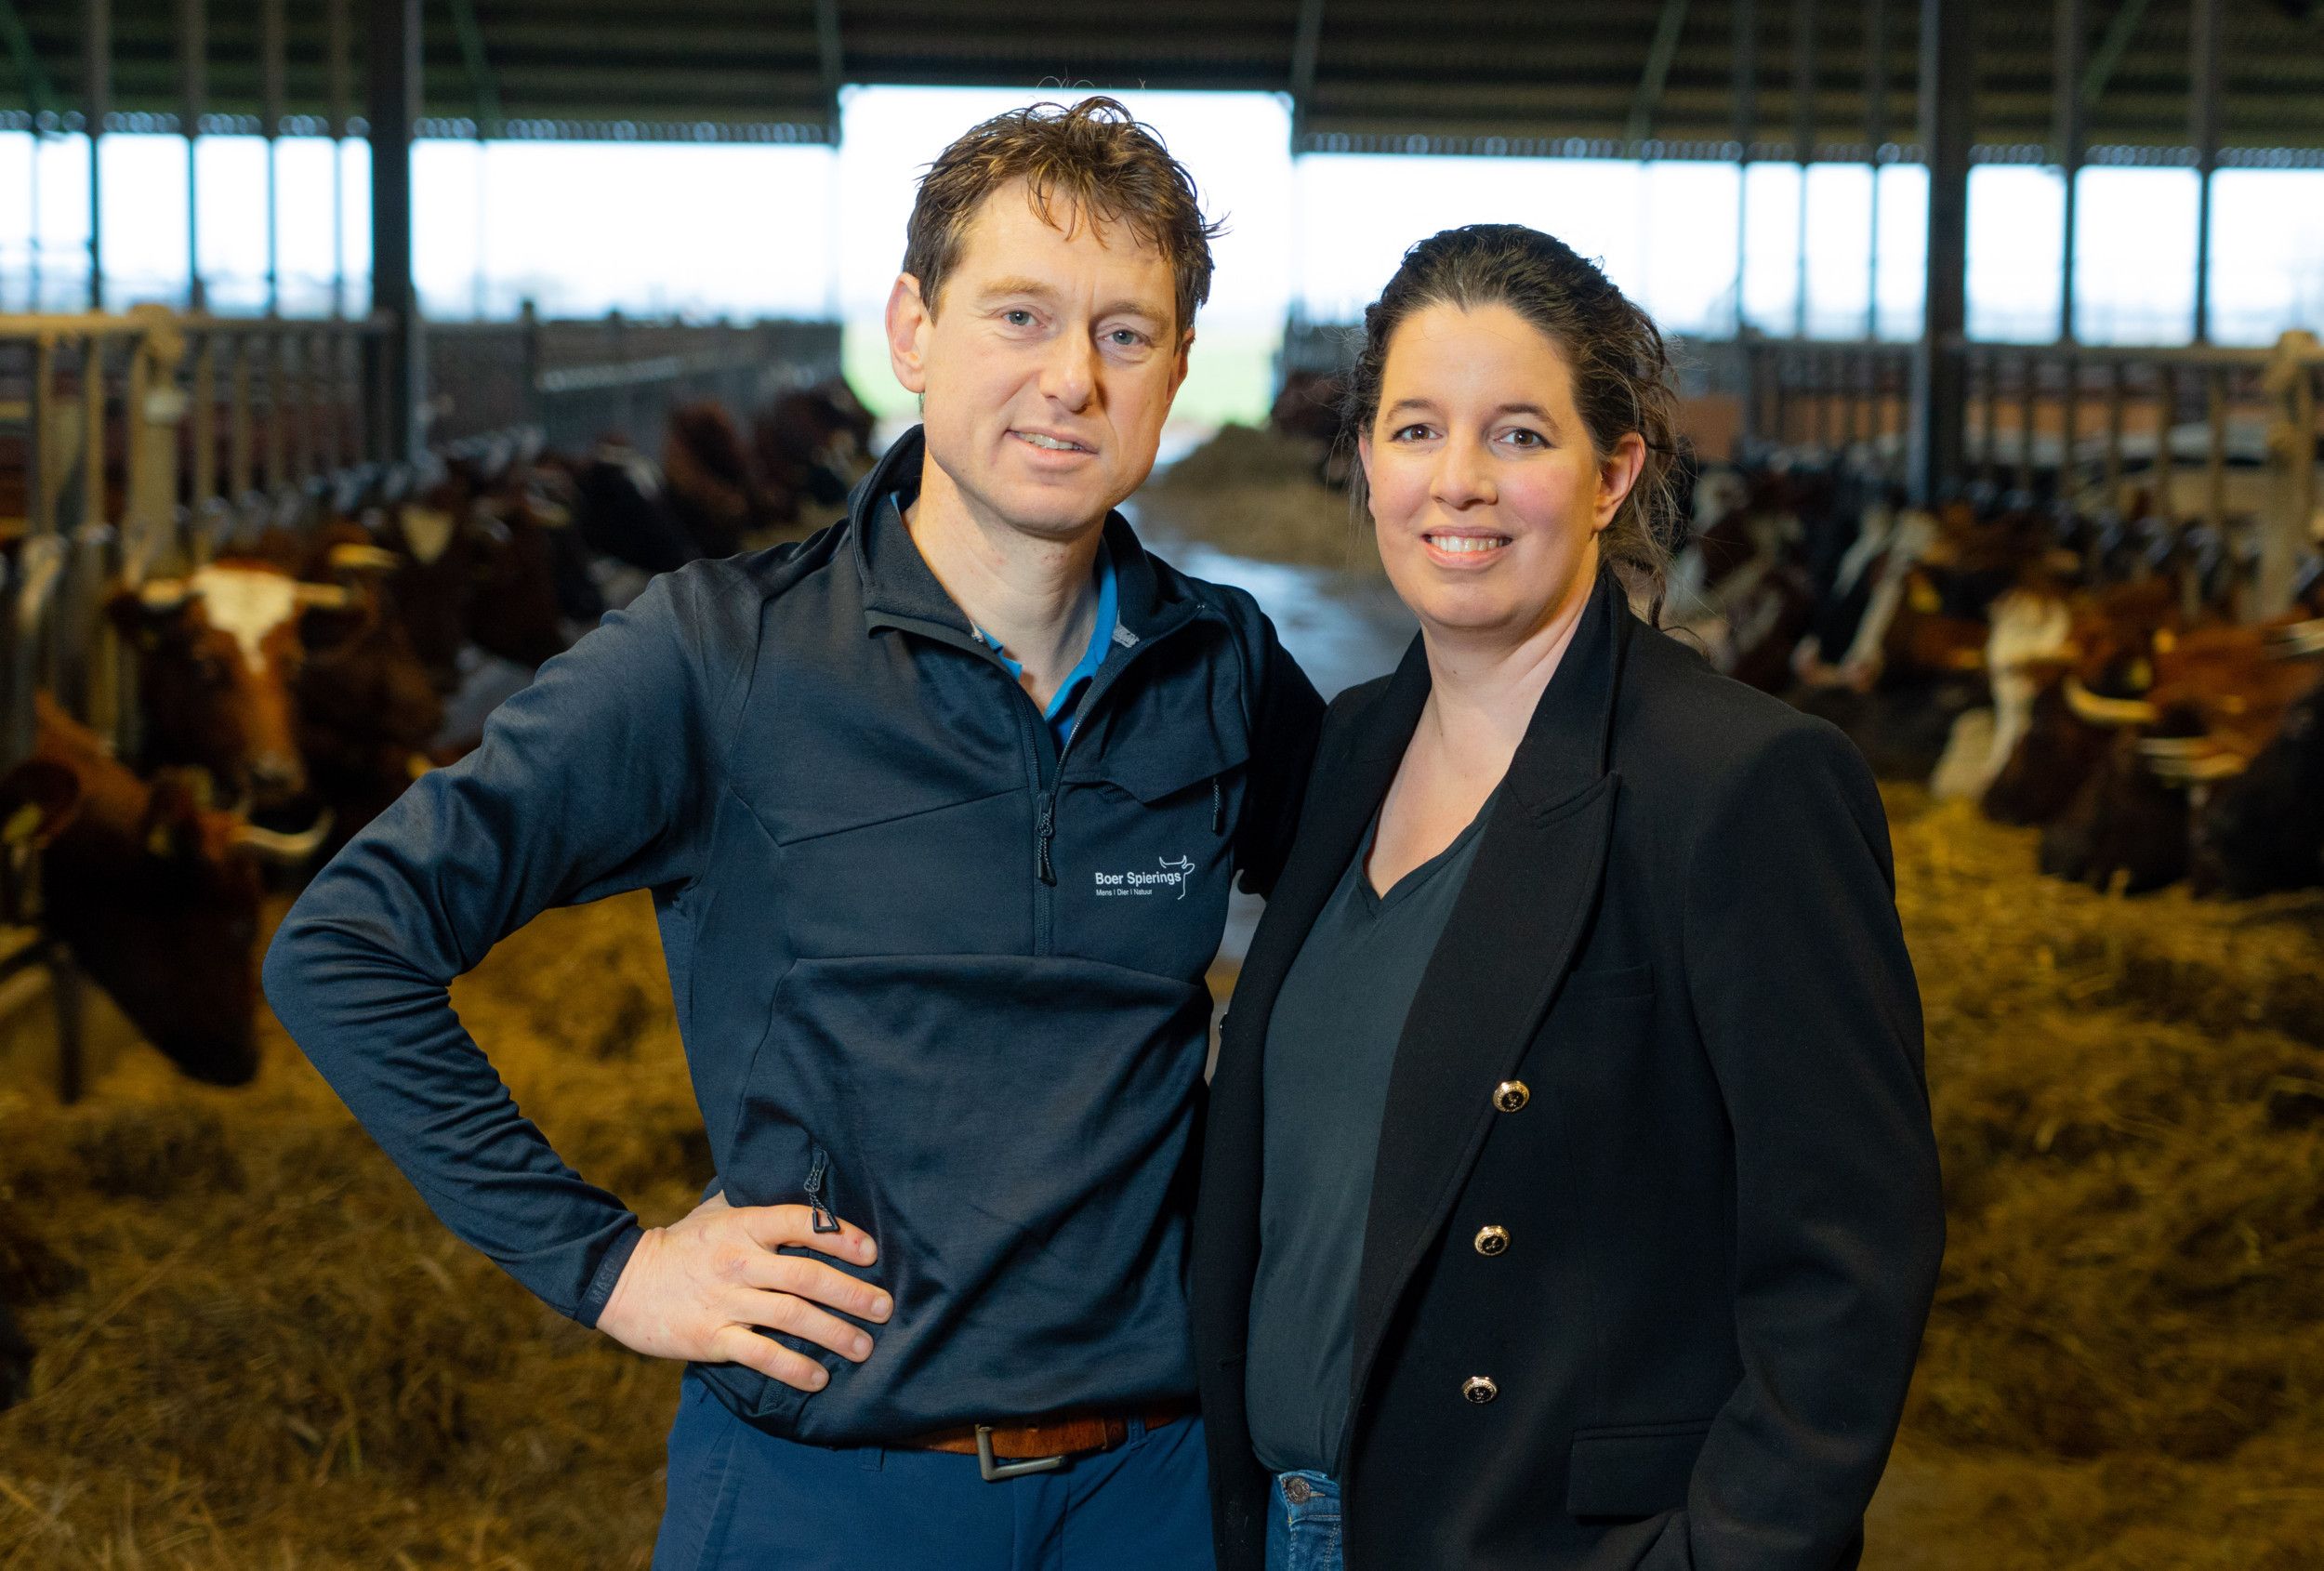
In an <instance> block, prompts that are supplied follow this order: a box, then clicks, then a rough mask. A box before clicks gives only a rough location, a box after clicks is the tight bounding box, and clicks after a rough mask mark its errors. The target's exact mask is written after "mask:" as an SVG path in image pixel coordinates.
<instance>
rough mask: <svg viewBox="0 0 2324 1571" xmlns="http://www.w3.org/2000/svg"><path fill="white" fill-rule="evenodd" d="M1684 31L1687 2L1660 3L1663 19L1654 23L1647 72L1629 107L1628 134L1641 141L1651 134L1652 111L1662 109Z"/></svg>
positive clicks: (1653, 123)
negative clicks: (1653, 34) (1671, 63)
mask: <svg viewBox="0 0 2324 1571" xmlns="http://www.w3.org/2000/svg"><path fill="white" fill-rule="evenodd" d="M1685 28H1686V0H1662V17H1661V20H1658V21H1657V22H1656V23H1655V41H1654V43H1653V45H1652V46H1649V47H1648V49H1647V50H1646V69H1645V71H1644V73H1641V75H1640V76H1639V78H1638V98H1637V100H1636V101H1635V102H1633V103H1632V104H1631V107H1630V126H1629V129H1628V131H1627V133H1626V134H1627V135H1628V136H1629V138H1630V139H1631V141H1633V142H1643V141H1644V140H1645V139H1647V138H1649V137H1651V136H1653V135H1654V125H1655V112H1656V111H1657V109H1659V108H1661V106H1662V89H1663V86H1664V84H1666V83H1668V82H1669V81H1670V62H1671V60H1673V59H1676V58H1677V56H1678V52H1679V34H1680V33H1682V32H1684V30H1685Z"/></svg>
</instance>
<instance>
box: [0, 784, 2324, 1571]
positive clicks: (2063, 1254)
mask: <svg viewBox="0 0 2324 1571" xmlns="http://www.w3.org/2000/svg"><path fill="white" fill-rule="evenodd" d="M1889 805H1890V810H1891V812H1892V814H1893V817H1894V823H1895V842H1896V851H1897V865H1898V873H1899V881H1900V891H1901V892H1900V904H1901V905H1902V908H1903V910H1904V913H1905V918H1906V923H1907V929H1908V935H1909V937H1910V939H1911V943H1912V947H1913V955H1914V959H1915V963H1916V966H1917V968H1918V970H1919V973H1920V978H1921V989H1922V994H1923V997H1924V1000H1925V1004H1926V1008H1927V1020H1928V1040H1929V1070H1930V1081H1931V1086H1932V1092H1933V1098H1934V1109H1935V1116H1936V1123H1937V1128H1938V1133H1939V1139H1940V1142H1941V1144H1942V1148H1943V1153H1944V1158H1945V1165H1946V1180H1947V1186H1948V1208H1949V1212H1950V1228H1951V1234H1950V1244H1949V1248H1948V1255H1947V1263H1946V1270H1945V1275H1944V1280H1943V1285H1942V1287H1941V1290H1940V1299H1939V1302H1938V1304H1937V1307H1936V1310H1935V1313H1934V1316H1933V1318H1932V1321H1931V1326H1930V1331H1929V1338H1928V1342H1927V1347H1926V1350H1925V1353H1924V1356H1923V1358H1922V1362H1921V1370H1920V1374H1919V1377H1918V1379H1917V1380H1916V1382H1915V1387H1914V1392H1913V1396H1912V1400H1911V1405H1910V1408H1909V1411H1908V1417H1907V1421H1906V1427H1905V1432H1904V1435H1903V1437H1902V1439H1901V1441H1900V1444H1899V1448H1898V1452H1897V1456H1896V1460H1895V1465H1894V1466H1893V1467H1892V1469H1891V1473H1890V1477H1889V1480H1888V1483H1887V1485H1885V1486H1884V1488H1883V1491H1882V1498H1881V1499H1880V1500H1879V1501H1878V1502H1877V1503H1876V1507H1875V1512H1874V1516H1873V1522H1872V1531H1871V1539H1870V1551H1869V1553H1868V1557H1867V1560H1866V1562H1865V1564H1866V1565H1867V1567H1868V1571H2060V1568H2065V1571H2101V1568H2104V1571H2146V1568H2149V1567H2152V1568H2156V1571H2160V1568H2163V1567H2195V1566H2202V1567H2211V1566H2216V1567H2220V1568H2222V1571H2225V1568H2227V1567H2236V1568H2238V1571H2251V1568H2257V1571H2291V1568H2292V1567H2295V1566H2307V1565H2311V1564H2314V1560H2315V1550H2314V1546H2316V1545H2317V1544H2318V1543H2324V1462H2319V1460H2318V1459H2319V1458H2320V1457H2324V1401H2320V1400H2319V1398H2324V1391H2319V1389H2318V1388H2319V1385H2324V1242H2320V1241H2319V1240H2320V1238H2324V1052H2320V1051H2319V1043H2324V1032H2319V1029H2318V1027H2319V1024H2324V993H2319V986H2318V979H2319V974H2320V973H2324V967H2319V965H2318V963H2317V962H2318V959H2319V957H2320V956H2324V899H2318V898H2316V897H2279V898H2277V899H2274V900H2271V901H2265V902H2255V903H2252V904H2242V905H2228V904H2203V903H2200V902H2197V901H2194V900H2192V899H2190V898H2188V897H2187V896H2186V895H2185V893H2184V892H2183V891H2172V892H2168V893H2165V894H2162V895H2159V896H2156V897H2152V898H2149V899H2143V900H2137V901H2123V900H2119V899H2107V898H2106V897H2103V896H2099V895H2095V894H2093V893H2092V892H2091V891H2088V890H2085V889H2081V888H2080V887H2078V886H2073V885H2067V884H2064V883H2060V882H2056V881H2053V880H2049V879H2043V878H2038V877H2037V876H2036V875H2035V874H2034V872H2033V844H2032V840H2033V837H2032V835H2031V834H2030V832H2025V831H2015V830H2007V829H2001V828H1998V827H1996V826H1994V825H1989V824H1987V823H1985V822H1984V821H1983V820H1982V819H1980V818H1978V817H1977V815H1976V814H1975V813H1974V811H1972V810H1969V809H1968V808H1966V807H1965V806H1962V805H1961V804H1946V805H1941V806H1931V805H1929V803H1928V802H1927V800H1926V799H1925V797H1923V796H1922V795H1921V794H1920V793H1918V792H1914V791H1909V790H1898V791H1895V792H1893V793H1892V794H1891V796H1890V798H1889ZM455 997H456V1003H457V1005H458V1007H459V1009H460V1012H461V1016H462V1018H463V1019H464V1020H465V1021H466V1022H467V1023H469V1027H470V1028H471V1030H473V1031H474V1032H475V1033H476V1035H477V1036H479V1038H480V1039H481V1040H482V1041H484V1042H486V1043H488V1044H490V1045H491V1047H492V1049H493V1051H494V1056H495V1062H497V1063H499V1064H500V1066H501V1068H502V1071H503V1073H504V1074H505V1075H506V1076H507V1077H508V1080H509V1083H510V1085H511V1086H512V1088H513V1089H515V1091H516V1093H517V1096H518V1098H519V1101H520V1102H521V1103H522V1105H523V1107H524V1108H525V1110H526V1111H527V1113H528V1114H530V1115H531V1116H533V1117H535V1119H537V1120H538V1121H539V1122H540V1124H541V1125H542V1127H543V1128H544V1129H547V1130H548V1133H549V1135H550V1137H551V1139H552V1140H554V1141H555V1142H556V1143H557V1145H558V1147H559V1149H560V1150H561V1151H562V1152H563V1153H564V1154H565V1155H566V1156H567V1157H568V1159H570V1160H572V1161H574V1164H575V1165H576V1166H577V1167H579V1168H581V1169H582V1171H583V1172H584V1173H586V1174H588V1176H590V1177H591V1178H593V1179H595V1180H597V1181H599V1182H604V1183H607V1184H609V1185H610V1186H612V1187H614V1189H616V1190H617V1191H619V1192H620V1193H622V1194H623V1195H626V1196H627V1197H628V1198H629V1199H630V1200H631V1202H632V1203H633V1204H635V1205H637V1206H639V1207H640V1210H641V1211H642V1212H643V1213H644V1214H645V1215H646V1216H647V1217H648V1219H649V1220H650V1221H663V1220H667V1219H669V1218H672V1217H675V1216H677V1215H679V1214H681V1213H682V1212H683V1210H684V1209H685V1208H687V1207H688V1206H689V1205H690V1204H691V1202H692V1201H693V1197H694V1195H695V1194H696V1193H697V1190H698V1186H699V1184H700V1182H702V1181H703V1179H704V1178H706V1176H707V1168H708V1160H707V1155H706V1150H705V1148H704V1144H703V1141H702V1134H701V1128H700V1120H699V1117H698V1116H697V1115H696V1113H695V1110H694V1107H693V1098H692V1092H691V1089H690V1088H689V1085H688V1082H687V1079H686V1075H685V1069H684V1065H683V1063H682V1062H681V1060H680V1053H679V1049H678V1043H677V1037H676V1032H675V1027H674V1024H673V1023H672V1021H671V1019H670V1016H669V1010H668V1005H667V988H666V986H665V984H664V983H663V981H662V978H661V955H660V946H659V944H658V943H656V941H655V937H654V928H653V919H652V911H651V906H650V904H649V903H648V902H647V900H646V899H645V897H643V896H627V897H623V898H622V899H618V900H614V901H608V902H605V903H603V904H599V905H595V906H590V907H587V908H584V909H582V910H577V911H562V912H553V913H550V914H549V915H548V916H546V917H544V918H541V919H540V920H539V921H537V922H535V923H534V924H533V925H532V926H531V927H529V928H527V929H526V930H525V931H523V932H522V933H520V934H518V935H517V936H516V937H515V938H513V939H511V940H510V941H508V943H507V944H503V945H502V946H501V948H500V949H499V950H497V951H496V952H495V954H494V956H493V957H491V959H489V960H488V961H487V962H486V964H485V965H484V966H483V967H482V969H481V970H479V971H478V972H477V973H476V974H475V975H474V976H472V977H469V978H468V979H466V980H464V981H463V982H462V983H461V984H459V986H458V987H457V988H456V994H455ZM265 1046H266V1055H267V1062H266V1066H265V1069H264V1071H263V1073H262V1074H261V1076H260V1077H259V1079H258V1081H257V1084H256V1085H254V1086H253V1087H250V1088H248V1089H245V1090H243V1091H218V1090H215V1089H208V1088H203V1087H197V1086H192V1085H189V1084H186V1083H184V1082H182V1081H180V1080H178V1079H177V1078H175V1077H174V1076H171V1075H170V1073H169V1072H168V1070H167V1069H166V1068H165V1066H163V1065H162V1064H161V1063H159V1061H158V1060H156V1059H152V1058H151V1057H150V1055H149V1056H148V1057H145V1058H140V1059H139V1060H135V1061H132V1062H131V1063H129V1064H128V1065H126V1066H125V1068H124V1069H123V1070H122V1071H121V1072H118V1073H116V1074H115V1075H114V1076H112V1078H111V1079H109V1080H108V1082H107V1083H106V1084H105V1085H104V1086H103V1087H102V1088H100V1090H99V1094H98V1095H97V1096H96V1097H94V1098H93V1099H92V1100H91V1101H90V1102H87V1103H86V1104H85V1105H84V1106H81V1107H78V1108H75V1109H73V1110H70V1111H68V1112H65V1113H62V1114H59V1113H56V1112H54V1111H42V1110H35V1109H33V1108H32V1107H30V1106H29V1105H26V1104H25V1103H23V1102H0V1208H6V1213H7V1225H6V1226H0V1263H5V1262H6V1261H14V1262H17V1263H16V1264H15V1265H14V1266H13V1268H12V1269H13V1271H14V1274H15V1276H16V1277H17V1279H18V1290H20V1291H22V1292H25V1293H26V1294H27V1295H28V1296H29V1297H30V1300H31V1301H29V1302H27V1303H26V1304H25V1305H24V1306H23V1307H22V1309H21V1312H20V1313H21V1318H22V1320H23V1322H24V1325H25V1328H26V1329H27V1331H28V1332H30V1333H31V1335H32V1336H33V1340H35V1341H36V1342H37V1343H38V1344H39V1346H40V1348H41V1350H42V1353H41V1359H40V1363H39V1366H38V1367H37V1370H36V1375H35V1394H34V1395H33V1397H32V1399H31V1400H30V1401H29V1402H28V1403H27V1404H26V1405H25V1406H21V1407H20V1408H19V1409H17V1410H16V1411H14V1412H11V1413H8V1414H7V1415H4V1416H0V1571H29V1568H33V1567H39V1568H43V1571H46V1568H48V1567H74V1566H108V1567H151V1568H153V1571H160V1568H164V1567H178V1566H185V1567H199V1568H201V1571H212V1568H218V1571H223V1568H227V1567H231V1568H234V1571H244V1568H248V1567H260V1566H265V1567H272V1566H298V1567H325V1566H361V1567H366V1568H369V1567H390V1566H403V1565H410V1566H474V1567H500V1568H513V1567H533V1568H535V1571H568V1568H571V1571H589V1568H593V1567H606V1568H613V1567H637V1566H642V1565H644V1564H645V1563H646V1559H647V1555H648V1552H649V1549H650V1546H651V1543H652V1540H653V1534H654V1525H655V1522H656V1520H657V1519H658V1515H659V1510H660V1502H661V1494H662V1485H661V1478H660V1468H661V1466H662V1460H663V1449H662V1447H663V1442H664V1439H665V1436H666V1434H667V1426H668V1422H669V1418H670V1415H671V1412H672V1410H673V1405H674V1402H675V1397H676V1391H677V1369H676V1367H675V1366H671V1365H667V1364H657V1363H652V1362H649V1361H646V1360H642V1359H639V1358H635V1357H632V1356H630V1355H629V1354H627V1353H623V1352H621V1351H620V1350H618V1349H616V1348H614V1346H613V1345H612V1344H610V1343H608V1342H606V1341H605V1340H603V1339H601V1338H598V1337H595V1336H593V1335H591V1334H589V1333H587V1332H583V1331H581V1330H580V1329H579V1328H578V1327H574V1326H572V1325H570V1324H569V1323H567V1322H565V1321H564V1320H562V1319H561V1318H559V1317H558V1316H557V1315H555V1314H552V1313H551V1312H549V1311H548V1310H547V1309H545V1308H543V1307H542V1306H540V1305H539V1304H537V1303H535V1301H534V1300H532V1299H531V1298H530V1297H528V1296H527V1295H526V1294H525V1293H524V1292H523V1291H522V1289H520V1288H518V1287H516V1286H515V1285H514V1284H512V1283H510V1282H509V1281H508V1280H507V1279H506V1278H505V1277H503V1276H502V1275H501V1274H499V1273H498V1272H497V1271H496V1270H495V1268H493V1267H492V1266H491V1265H489V1264H488V1263H486V1262H485V1261H483V1260H482V1259H481V1258H480V1257H478V1256H476V1255H474V1254H472V1253H471V1252H469V1250H467V1249H466V1248H463V1247H462V1246H460V1245H458V1244H457V1243H456V1242H455V1241H453V1240H452V1239H451V1237H450V1236H449V1235H448V1234H445V1233H444V1231H443V1230H442V1227H441V1226H439V1225H438V1224H437V1223H436V1221H434V1219H433V1218H432V1217H431V1216H429V1213H428V1211H427V1210H426V1208H425V1207H423V1206H422V1205H421V1203H420V1202H419V1200H418V1199H417V1198H416V1196H415V1195H413V1193H412V1192H411V1190H410V1189H409V1188H408V1186H406V1185H405V1184H404V1183H403V1181H402V1179H401V1178H400V1177H398V1176H397V1175H396V1173H395V1172H394V1170H393V1168H390V1166H389V1165H388V1164H387V1162H386V1161H385V1159H384V1158H383V1157H381V1156H380V1155H379V1154H378V1152H377V1151H376V1148H374V1147H373V1146H372V1145H371V1143H370V1142H368V1141H367V1140H366V1139H365V1138H363V1135H362V1133H361V1131H360V1130H358V1129H355V1127H354V1126H353V1125H352V1123H351V1122H350V1120H349V1118H348V1117H347V1115H346V1113H345V1112H344V1110H343V1109H342V1108H340V1106H339V1104H338V1102H337V1099H336V1098H334V1097H333V1096H332V1095H331V1093H330V1091H329V1089H327V1088H326V1087H324V1085H323V1084H322V1083H321V1082H320V1080H319V1079H317V1078H316V1076H314V1075H313V1074H312V1072H311V1071H310V1069H308V1067H307V1066H306V1064H305V1062H304V1060H303V1059H300V1058H299V1057H298V1056H297V1054H296V1052H295V1051H293V1050H291V1049H290V1048H289V1047H288V1045H287V1044H286V1043H285V1042H284V1040H283V1038H282V1037H281V1036H280V1035H279V1034H271V1035H270V1036H268V1038H267V1040H266V1044H265Z"/></svg>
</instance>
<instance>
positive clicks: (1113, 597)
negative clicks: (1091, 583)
mask: <svg viewBox="0 0 2324 1571" xmlns="http://www.w3.org/2000/svg"><path fill="white" fill-rule="evenodd" d="M970 626H971V627H975V630H976V636H977V637H978V638H980V639H983V640H984V647H985V648H987V649H989V650H991V651H992V652H993V653H995V654H996V655H997V656H999V658H1000V663H1001V664H1002V665H1004V666H1006V667H1009V674H1010V676H1011V677H1014V678H1016V679H1017V680H1020V681H1022V680H1024V663H1023V661H1021V660H1015V659H1012V658H1010V654H1009V652H1008V651H1007V650H1005V649H1003V648H1001V646H1000V643H999V640H997V639H995V638H994V637H993V635H992V634H990V633H988V632H986V631H985V630H984V628H982V627H976V625H975V624H974V623H971V624H970ZM1120 626H1121V616H1120V611H1119V605H1118V596H1117V593H1116V587H1115V582H1114V553H1113V551H1112V550H1111V549H1110V548H1108V547H1107V545H1106V543H1105V541H1104V540H1103V539H1100V540H1099V541H1098V614H1097V620H1096V622H1095V623H1094V624H1093V625H1092V626H1091V627H1090V628H1089V648H1088V649H1085V650H1083V651H1082V652H1081V661H1080V663H1079V664H1078V665H1076V666H1075V667H1074V668H1073V669H1072V670H1070V671H1068V672H1066V673H1065V680H1063V681H1062V682H1060V683H1058V684H1057V693H1056V695H1055V696H1054V697H1052V698H1050V701H1049V707H1048V708H1047V709H1045V710H1043V711H1042V714H1041V718H1042V719H1045V720H1047V721H1049V726H1050V731H1051V732H1053V733H1055V734H1056V737H1057V745H1058V746H1060V747H1063V746H1064V745H1065V743H1066V742H1067V740H1068V739H1070V738H1071V737H1072V735H1073V732H1074V721H1075V719H1076V718H1077V716H1078V713H1079V710H1080V707H1081V694H1082V690H1083V689H1085V688H1087V687H1088V686H1089V682H1090V680H1092V679H1093V678H1095V677H1096V676H1097V674H1098V667H1100V666H1103V665H1104V664H1105V657H1106V655H1107V654H1108V653H1110V652H1111V651H1112V650H1113V647H1114V635H1115V632H1116V630H1117V629H1118V628H1119V627H1120Z"/></svg>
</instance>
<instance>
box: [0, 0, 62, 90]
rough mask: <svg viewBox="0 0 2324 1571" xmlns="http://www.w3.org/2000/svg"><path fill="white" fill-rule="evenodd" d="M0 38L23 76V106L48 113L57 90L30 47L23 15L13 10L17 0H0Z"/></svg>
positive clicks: (18, 72) (9, 56) (30, 41)
mask: <svg viewBox="0 0 2324 1571" xmlns="http://www.w3.org/2000/svg"><path fill="white" fill-rule="evenodd" d="M0 42H5V43H6V44H7V46H8V58H9V59H12V60H14V61H15V62H16V72H17V74H18V75H19V76H21V77H22V78H24V107H25V108H26V109H28V110H30V111H32V112H33V114H34V115H36V116H37V115H42V114H46V113H47V112H48V106H49V104H50V102H51V101H52V100H53V99H55V97H56V92H55V89H53V88H51V87H50V86H48V73H46V72H45V71H43V70H42V69H41V68H40V55H39V53H38V52H37V51H36V50H34V49H33V35H32V34H31V33H27V32H25V31H24V19H23V18H21V17H20V16H18V15H17V14H16V0H0Z"/></svg>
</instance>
